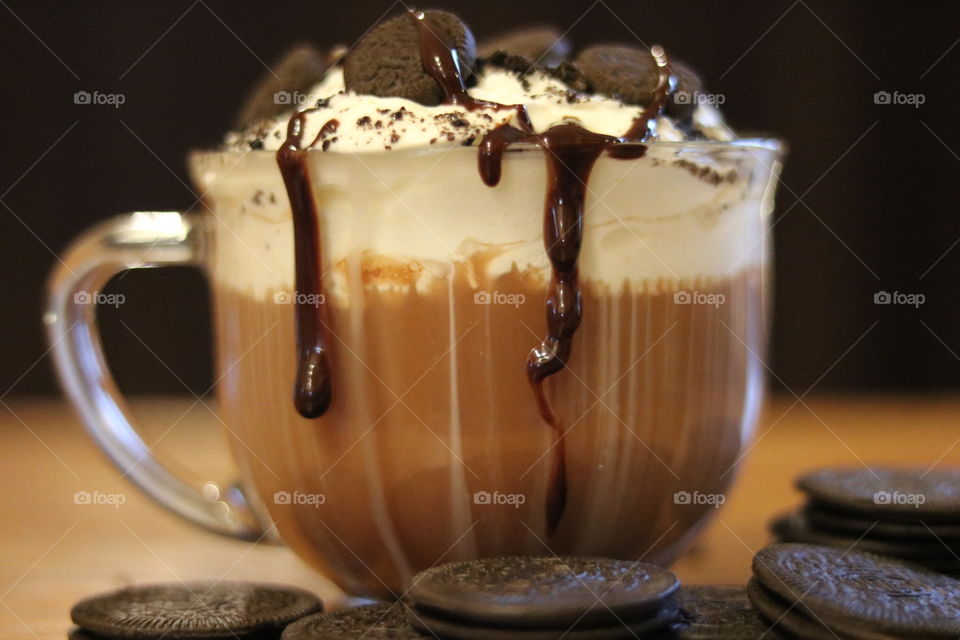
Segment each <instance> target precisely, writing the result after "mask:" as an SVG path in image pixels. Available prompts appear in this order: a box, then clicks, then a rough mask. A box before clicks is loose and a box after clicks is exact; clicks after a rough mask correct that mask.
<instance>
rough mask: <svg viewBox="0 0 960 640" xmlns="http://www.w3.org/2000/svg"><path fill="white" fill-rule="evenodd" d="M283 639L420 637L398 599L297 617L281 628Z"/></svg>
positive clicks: (419, 639)
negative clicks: (408, 621)
mask: <svg viewBox="0 0 960 640" xmlns="http://www.w3.org/2000/svg"><path fill="white" fill-rule="evenodd" d="M281 638H282V640H354V639H356V638H365V639H366V640H380V639H385V638H390V639H391V640H422V639H423V635H422V634H420V633H419V632H418V631H416V630H415V629H414V628H413V627H411V626H410V625H409V624H408V623H407V616H406V606H404V604H403V603H401V602H394V603H391V604H378V605H371V606H366V607H356V608H354V609H341V610H339V611H329V612H325V613H317V614H314V615H312V616H307V617H305V618H301V619H300V620H297V621H296V622H294V623H293V624H291V625H289V626H288V627H287V628H286V629H284V631H283V636H281Z"/></svg>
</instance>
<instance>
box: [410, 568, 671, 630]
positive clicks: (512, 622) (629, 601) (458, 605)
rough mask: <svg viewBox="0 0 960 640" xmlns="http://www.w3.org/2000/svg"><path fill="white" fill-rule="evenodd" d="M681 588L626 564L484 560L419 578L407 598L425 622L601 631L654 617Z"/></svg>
mask: <svg viewBox="0 0 960 640" xmlns="http://www.w3.org/2000/svg"><path fill="white" fill-rule="evenodd" d="M679 584H680V583H679V581H678V580H677V578H676V576H674V575H673V574H672V573H671V572H669V571H667V570H666V569H661V568H660V567H656V566H654V565H649V564H644V563H638V562H629V561H624V560H612V559H607V558H582V557H564V558H556V557H505V558H485V559H481V560H470V561H465V562H454V563H450V564H445V565H441V566H438V567H434V568H432V569H428V570H426V571H424V572H422V573H419V574H417V575H416V576H414V578H413V580H412V581H411V586H410V589H409V591H408V592H407V599H408V600H409V601H410V603H411V604H412V605H413V607H414V608H415V609H416V610H417V611H418V612H422V613H424V614H426V615H430V616H433V617H435V618H442V619H456V620H463V621H471V622H474V623H477V624H480V625H484V626H502V627H507V628H552V629H556V628H569V627H571V626H573V625H574V624H576V625H578V626H584V627H603V626H610V625H614V624H619V623H621V622H624V621H625V622H627V623H631V622H636V621H641V620H644V619H645V618H647V617H648V616H651V615H653V614H654V613H655V612H656V611H657V610H659V609H660V608H661V607H663V606H664V604H665V603H667V601H668V599H669V598H670V596H671V595H672V594H673V593H674V592H675V591H676V590H677V588H678V587H679Z"/></svg>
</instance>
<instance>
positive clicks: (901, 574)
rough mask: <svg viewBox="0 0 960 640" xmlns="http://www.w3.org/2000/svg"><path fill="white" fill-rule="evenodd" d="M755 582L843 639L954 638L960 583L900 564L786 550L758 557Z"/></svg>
mask: <svg viewBox="0 0 960 640" xmlns="http://www.w3.org/2000/svg"><path fill="white" fill-rule="evenodd" d="M753 573H754V576H755V578H756V579H757V581H758V582H759V583H760V584H761V585H762V586H763V587H765V588H766V589H768V590H769V591H771V592H773V593H774V594H776V595H777V596H779V597H780V598H781V599H783V600H784V601H786V602H787V603H788V606H790V605H795V606H796V608H799V609H800V610H801V611H803V613H804V615H806V616H807V617H808V618H814V619H816V620H817V621H819V622H820V623H821V624H823V625H826V626H827V627H829V628H830V629H831V630H833V631H835V632H838V633H839V634H840V635H841V637H842V635H843V634H846V635H847V636H849V637H853V638H876V637H884V636H885V635H886V636H891V637H895V638H944V639H946V638H956V637H957V636H958V635H960V581H958V580H955V579H953V578H950V577H948V576H944V575H941V574H938V573H934V572H932V571H927V570H925V569H922V568H920V567H916V566H912V565H909V564H906V563H902V562H899V561H897V560H893V559H889V558H882V557H880V556H876V555H872V554H868V553H862V552H859V551H855V550H849V551H844V550H841V549H834V548H832V547H825V546H817V545H807V544H780V545H774V546H772V547H767V548H766V549H763V550H761V551H760V552H758V553H757V554H756V556H755V557H754V561H753Z"/></svg>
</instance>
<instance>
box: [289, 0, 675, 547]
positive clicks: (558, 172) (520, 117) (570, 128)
mask: <svg viewBox="0 0 960 640" xmlns="http://www.w3.org/2000/svg"><path fill="white" fill-rule="evenodd" d="M409 16H410V18H411V19H412V20H413V21H414V23H415V24H416V26H417V29H418V36H419V43H420V60H421V63H422V65H423V68H424V70H425V71H426V72H427V73H428V74H429V75H430V76H431V77H432V78H433V79H434V80H435V81H436V82H437V84H438V85H440V87H441V88H442V89H443V92H444V104H453V105H457V106H460V107H463V108H464V109H466V110H468V111H473V110H476V109H481V108H486V109H495V110H504V109H513V110H515V111H516V114H517V118H516V122H517V126H514V125H511V124H504V125H500V126H499V127H497V128H495V129H493V130H491V131H490V132H488V133H487V134H486V135H485V136H484V137H483V140H481V142H480V147H479V152H478V170H479V173H480V177H481V179H482V180H483V182H484V183H485V184H487V185H488V186H491V187H493V186H496V185H497V184H498V183H499V181H500V176H501V167H502V162H503V154H504V152H505V151H506V150H507V149H508V148H509V147H510V146H511V145H513V144H517V143H527V144H535V145H537V146H539V147H540V148H541V149H543V151H544V158H545V159H546V162H547V193H546V202H545V205H544V220H543V242H544V247H545V250H546V253H547V257H548V258H549V259H550V264H551V270H552V275H551V280H550V284H549V287H548V289H547V300H546V320H547V335H546V336H545V337H544V338H543V340H542V341H541V343H540V346H538V347H535V348H534V349H532V350H531V352H530V354H529V355H528V356H527V365H526V369H527V378H528V379H529V380H530V384H531V386H532V387H533V391H534V395H535V397H536V402H537V408H538V410H539V412H540V415H541V417H542V418H543V420H544V422H546V424H547V425H548V426H549V427H550V428H551V430H552V431H553V434H554V443H553V447H552V449H553V455H552V464H551V471H550V479H549V483H548V492H547V499H546V520H547V533H548V535H551V536H552V535H553V534H554V533H555V531H556V529H557V526H558V525H559V523H560V519H561V518H562V516H563V512H564V510H565V508H566V502H567V473H566V453H565V444H564V429H563V427H562V425H561V424H560V422H559V420H557V418H556V416H555V415H554V413H553V410H552V409H551V407H550V403H549V402H548V401H547V398H546V394H545V392H544V388H543V382H544V380H546V378H548V377H549V376H551V375H553V374H555V373H557V372H558V371H560V370H562V369H563V368H564V367H565V366H566V363H567V361H568V360H569V358H570V355H571V351H572V345H573V336H574V334H575V333H576V331H577V328H578V327H579V326H580V320H581V318H582V317H583V304H582V299H581V292H580V287H579V282H578V277H579V274H578V269H577V261H578V258H579V255H580V246H581V243H582V239H583V223H584V208H585V203H586V194H587V181H588V179H589V177H590V172H591V170H592V169H593V165H594V163H595V162H596V161H597V159H598V158H599V157H600V155H601V154H603V153H604V152H605V151H606V152H608V153H609V154H610V155H611V156H612V157H616V158H639V157H641V156H643V155H644V153H645V152H646V145H645V144H643V143H645V142H647V141H648V140H649V139H650V138H651V137H652V136H653V135H654V133H655V126H656V120H657V118H658V117H659V116H660V114H661V113H662V112H663V108H664V106H665V104H666V100H667V97H668V96H669V94H670V93H671V91H673V89H674V88H675V85H676V78H675V77H674V76H673V75H672V73H671V72H670V67H669V64H668V61H667V57H666V54H665V53H664V51H663V49H662V48H661V47H659V46H654V47H653V48H651V54H652V55H653V57H654V59H655V60H656V63H657V67H658V69H659V79H658V80H659V82H658V85H657V87H656V89H655V91H654V94H653V99H652V100H651V102H650V104H649V105H647V106H646V108H644V110H643V111H642V112H641V113H640V115H639V116H637V117H636V118H635V119H634V121H633V123H632V124H631V127H630V129H629V130H628V131H627V132H625V133H624V134H623V135H622V136H619V137H616V136H608V135H603V134H599V133H594V132H592V131H588V130H587V129H584V128H583V127H582V126H580V124H578V123H577V122H574V121H567V122H562V123H560V124H556V125H554V126H552V127H550V128H549V129H548V130H546V131H544V132H543V133H537V132H536V131H534V129H533V125H532V123H531V121H530V118H529V116H528V114H527V111H526V108H525V107H524V106H523V105H518V104H515V105H505V104H499V103H496V102H487V101H483V100H477V99H475V98H473V97H472V96H470V95H469V94H468V93H467V89H466V87H465V85H464V79H463V74H462V70H461V67H460V63H459V59H458V56H457V47H456V43H455V42H454V40H453V39H452V38H451V36H450V34H448V33H447V32H446V31H445V30H444V29H443V28H442V27H441V26H440V25H438V24H436V23H435V22H433V21H432V20H431V19H430V18H429V17H428V16H426V15H425V14H424V13H423V12H417V11H409ZM304 113H306V111H304V112H299V113H297V114H295V115H294V116H293V117H292V118H291V120H290V123H289V125H288V131H287V139H286V142H285V143H284V145H283V147H281V149H280V150H279V151H278V152H277V161H278V163H279V165H280V170H281V173H282V174H283V179H284V183H285V185H286V188H287V193H288V196H289V198H290V204H291V207H292V210H293V219H294V235H295V254H296V272H297V277H296V282H297V289H298V291H299V292H300V293H308V294H309V293H317V294H319V293H321V285H322V283H321V277H320V271H319V269H320V239H319V230H318V228H317V215H316V214H317V212H316V203H315V202H314V200H313V194H312V191H311V189H310V182H309V173H308V170H307V166H306V165H307V162H306V160H307V150H308V149H309V147H308V148H307V149H304V148H303V147H302V145H301V141H302V137H303V125H304V119H303V115H304ZM328 127H332V130H331V131H330V133H332V132H333V131H336V127H337V123H336V121H335V120H331V121H330V122H328V123H327V124H326V125H324V130H326V129H327V128H328ZM322 137H323V135H322V134H321V135H319V136H318V137H317V139H318V140H319V139H320V138H322ZM316 142H317V140H314V142H313V144H316ZM313 144H311V146H313ZM322 307H323V305H319V306H313V305H306V304H304V305H301V304H298V305H297V349H298V354H299V366H298V372H297V382H296V390H295V393H294V398H295V402H296V406H297V410H298V411H300V413H301V414H302V415H304V416H305V417H310V418H312V417H318V416H320V415H322V414H323V412H324V411H325V410H326V409H327V407H328V406H329V404H330V399H331V384H330V367H329V362H328V356H327V351H326V347H325V339H326V337H325V333H326V332H325V330H324V327H325V322H324V317H323V310H322Z"/></svg>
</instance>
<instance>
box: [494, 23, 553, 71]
mask: <svg viewBox="0 0 960 640" xmlns="http://www.w3.org/2000/svg"><path fill="white" fill-rule="evenodd" d="M498 51H502V52H505V53H508V54H511V55H515V56H520V57H522V58H526V59H527V60H530V62H531V64H536V65H538V66H542V67H555V66H557V65H558V64H560V63H561V62H563V61H564V60H566V59H567V58H568V57H569V56H570V51H571V47H570V41H569V40H567V39H566V38H564V37H563V34H562V33H560V31H559V29H556V28H554V27H549V26H533V27H526V28H524V29H516V30H513V31H508V32H506V33H500V34H497V35H495V36H493V37H491V38H486V39H484V40H482V41H481V42H480V44H478V45H477V54H478V55H479V56H480V57H481V58H489V57H491V56H492V55H494V54H495V53H497V52H498Z"/></svg>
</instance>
